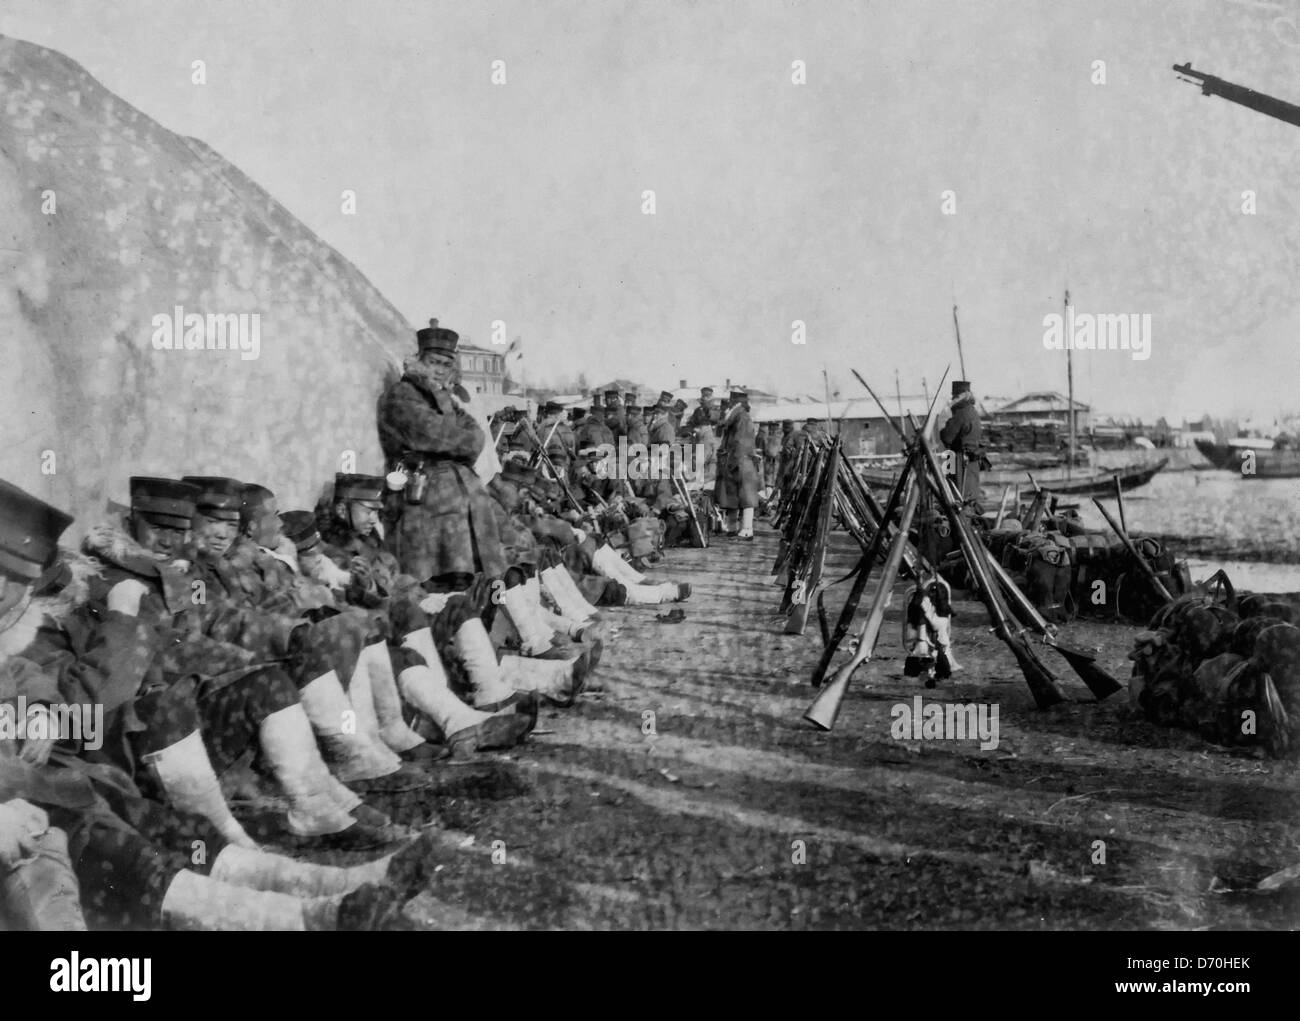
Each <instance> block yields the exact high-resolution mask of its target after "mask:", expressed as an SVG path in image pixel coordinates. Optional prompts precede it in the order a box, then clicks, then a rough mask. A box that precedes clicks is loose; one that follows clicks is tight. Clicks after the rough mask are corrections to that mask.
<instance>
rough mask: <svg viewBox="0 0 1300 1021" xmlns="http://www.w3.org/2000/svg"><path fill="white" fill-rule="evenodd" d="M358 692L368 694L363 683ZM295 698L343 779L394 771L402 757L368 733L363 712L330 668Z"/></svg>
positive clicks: (369, 777)
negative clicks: (297, 699)
mask: <svg viewBox="0 0 1300 1021" xmlns="http://www.w3.org/2000/svg"><path fill="white" fill-rule="evenodd" d="M353 683H354V687H355V681H354V682H353ZM359 694H360V695H361V697H362V698H363V699H368V698H369V691H368V690H366V689H365V688H364V687H362V688H361V689H360V690H359ZM298 698H299V700H300V701H301V702H302V708H303V711H304V712H305V713H306V714H307V719H308V720H310V721H311V726H312V730H314V731H315V732H316V737H317V739H318V740H319V741H320V743H321V746H322V747H324V748H325V749H327V751H328V752H329V757H330V759H331V762H332V767H333V770H334V772H335V773H336V774H338V776H340V777H341V778H342V779H344V780H373V779H375V778H377V777H381V776H388V775H389V774H390V773H395V772H396V771H397V769H398V768H399V766H400V765H401V760H400V759H398V757H397V756H396V755H394V754H393V753H392V752H391V751H390V750H389V749H388V748H386V747H385V746H384V745H383V743H382V742H380V741H378V740H376V738H377V737H378V734H377V733H375V734H373V735H372V734H371V733H370V731H369V730H368V728H367V727H366V725H365V721H364V714H363V713H361V712H359V711H358V710H357V709H356V708H355V706H354V704H353V702H352V700H351V699H350V698H349V697H348V693H347V692H346V691H344V690H343V685H342V684H340V683H339V677H338V674H336V673H335V672H334V671H333V670H331V671H330V672H329V673H325V674H321V676H319V677H317V678H315V679H313V680H312V681H310V682H308V683H307V684H306V685H305V686H304V687H303V688H302V689H301V690H300V691H299V692H298ZM371 715H372V716H373V714H371Z"/></svg>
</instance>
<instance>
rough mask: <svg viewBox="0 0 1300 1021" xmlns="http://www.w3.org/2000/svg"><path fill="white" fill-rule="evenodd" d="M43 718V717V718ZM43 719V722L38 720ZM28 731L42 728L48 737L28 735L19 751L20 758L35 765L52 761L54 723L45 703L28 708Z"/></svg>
mask: <svg viewBox="0 0 1300 1021" xmlns="http://www.w3.org/2000/svg"><path fill="white" fill-rule="evenodd" d="M41 718H43V719H41ZM38 719H41V722H39V723H38V722H37V721H38ZM27 729H28V731H29V732H30V731H33V730H40V731H42V732H43V733H45V734H46V735H48V736H46V737H26V738H24V739H23V746H22V748H21V749H20V750H19V752H18V758H20V759H22V761H23V762H29V763H31V764H32V765H33V766H43V765H45V763H47V762H49V761H50V752H52V751H54V742H55V736H54V733H53V731H54V723H53V721H52V720H51V719H50V710H49V709H48V708H47V707H46V706H43V705H34V706H29V707H28V709H27Z"/></svg>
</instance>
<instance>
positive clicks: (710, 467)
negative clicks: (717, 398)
mask: <svg viewBox="0 0 1300 1021" xmlns="http://www.w3.org/2000/svg"><path fill="white" fill-rule="evenodd" d="M716 424H717V412H716V411H714V409H713V387H711V386H706V387H703V388H701V390H700V403H699V405H698V406H697V407H696V408H695V410H694V411H693V412H691V419H690V426H691V428H692V429H694V430H695V442H696V443H698V444H700V446H701V447H702V448H703V450H704V463H703V465H702V466H701V471H702V476H701V477H702V478H703V480H704V481H705V482H707V481H708V480H709V479H710V478H714V477H716V475H717V470H718V434H717V433H716V432H715V431H714V426H715V425H716Z"/></svg>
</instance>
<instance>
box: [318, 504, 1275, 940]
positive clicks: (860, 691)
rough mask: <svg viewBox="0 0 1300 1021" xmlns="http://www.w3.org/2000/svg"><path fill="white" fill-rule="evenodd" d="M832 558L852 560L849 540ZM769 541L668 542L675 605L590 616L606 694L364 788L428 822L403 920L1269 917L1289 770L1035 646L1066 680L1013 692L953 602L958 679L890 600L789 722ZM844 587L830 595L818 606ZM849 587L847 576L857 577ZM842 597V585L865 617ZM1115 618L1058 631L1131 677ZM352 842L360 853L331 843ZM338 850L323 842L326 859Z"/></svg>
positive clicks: (791, 648) (804, 671)
mask: <svg viewBox="0 0 1300 1021" xmlns="http://www.w3.org/2000/svg"><path fill="white" fill-rule="evenodd" d="M836 539H837V544H836V548H835V551H834V552H833V555H832V556H831V558H830V561H831V562H830V564H829V565H828V572H829V573H830V576H832V577H838V576H840V575H842V574H843V573H844V572H845V571H847V570H848V569H849V567H850V566H851V565H852V564H853V562H854V557H853V555H852V550H851V549H850V548H849V546H848V544H847V540H844V541H843V543H842V544H841V542H840V537H839V536H837V537H836ZM775 551H776V537H775V534H774V533H772V532H771V531H770V530H768V529H763V530H760V534H759V537H758V539H757V540H756V541H754V542H739V541H736V540H727V539H719V540H717V542H716V544H715V546H714V547H712V548H710V549H709V550H703V551H700V550H672V551H669V554H668V559H667V560H666V562H665V563H664V564H663V565H661V566H659V567H657V568H655V569H654V571H653V575H654V576H655V577H656V578H659V577H671V578H673V579H674V580H681V581H687V582H690V584H691V585H692V586H693V589H694V593H693V595H692V597H691V599H690V600H689V601H688V602H686V603H684V604H680V605H681V607H682V609H684V610H685V612H686V619H685V620H684V621H682V622H680V623H667V622H664V623H661V622H659V621H657V620H656V617H657V616H659V615H660V614H662V613H665V612H666V611H667V610H669V609H671V608H672V607H671V606H665V607H630V608H619V609H612V610H607V611H605V617H606V623H607V627H608V629H609V642H608V644H607V647H606V651H605V654H604V659H603V662H602V664H601V667H600V670H599V671H598V680H599V681H600V682H601V685H602V687H603V690H601V691H596V692H592V693H590V694H588V695H586V696H585V697H584V698H583V700H582V701H581V702H580V703H579V704H578V705H577V706H576V707H574V708H573V709H570V710H566V711H558V710H548V711H544V712H543V715H542V717H541V718H540V719H539V722H538V730H537V732H536V734H535V735H534V736H533V738H532V739H531V740H530V741H529V742H528V743H527V744H526V745H525V746H524V747H522V748H521V749H519V750H518V752H517V753H512V754H510V755H505V756H498V757H493V758H492V759H491V760H490V761H486V762H481V763H475V764H472V765H469V766H440V767H438V769H437V786H436V788H435V790H434V791H433V792H423V793H420V794H418V795H399V796H394V797H390V798H388V799H386V800H378V801H377V803H378V804H380V805H381V806H384V807H387V808H389V809H390V810H391V811H392V812H393V814H394V815H395V816H397V817H398V818H399V819H401V820H402V821H405V822H410V823H418V822H419V820H420V816H421V814H422V813H427V812H429V811H434V812H436V813H437V815H438V817H439V818H440V819H441V822H442V829H441V830H440V834H441V836H440V839H441V845H440V849H439V854H440V859H439V864H438V866H437V871H436V873H435V876H434V880H433V882H432V883H431V884H430V887H429V889H428V890H427V892H425V893H424V894H422V895H420V896H419V897H417V898H416V899H414V900H413V901H411V902H410V903H409V904H408V905H407V909H406V913H405V917H406V920H407V922H408V924H409V925H411V926H413V927H416V928H436V929H443V928H453V929H460V928H469V929H497V928H530V929H531V928H566V929H569V928H571V929H611V928H671V929H700V928H705V929H707V928H744V929H751V928H753V929H840V928H889V929H893V928H959V929H985V928H995V929H1002V928H1016V929H1020V928H1025V929H1075V928H1103V929H1110V928H1155V929H1188V928H1243V927H1244V928H1289V927H1293V926H1294V925H1295V924H1296V922H1297V920H1300V898H1298V897H1297V896H1296V895H1294V894H1271V895H1266V894H1259V893H1249V892H1243V891H1244V888H1246V887H1249V886H1252V885H1253V884H1254V883H1255V882H1256V881H1257V880H1258V879H1260V878H1261V877H1263V876H1264V875H1267V874H1269V873H1271V872H1273V871H1276V870H1277V869H1280V868H1283V867H1285V866H1289V865H1293V864H1295V863H1296V862H1298V861H1300V843H1298V842H1297V837H1298V836H1300V811H1298V809H1300V791H1298V790H1297V783H1296V780H1297V767H1296V765H1294V764H1292V763H1279V762H1275V761H1270V760H1266V759H1260V758H1255V757H1253V756H1250V755H1246V754H1242V753H1240V752H1230V751H1228V750H1226V749H1222V748H1218V747H1214V746H1211V745H1207V744H1205V743H1204V742H1203V741H1201V740H1199V739H1198V738H1197V737H1196V736H1195V735H1192V734H1188V733H1183V732H1180V731H1173V730H1163V729H1159V728H1155V727H1152V726H1150V725H1148V724H1147V723H1146V722H1145V721H1143V720H1142V719H1141V718H1140V717H1138V716H1137V715H1136V714H1135V713H1134V712H1133V711H1132V710H1130V709H1129V707H1128V705H1127V693H1126V692H1125V693H1120V694H1117V695H1115V696H1112V698H1111V699H1109V700H1108V701H1107V702H1106V703H1104V704H1097V703H1095V702H1093V701H1092V697H1091V695H1090V694H1089V692H1088V690H1087V689H1086V688H1085V687H1084V686H1083V685H1082V683H1081V682H1079V681H1078V679H1077V678H1076V677H1075V676H1074V675H1073V674H1072V673H1071V672H1070V671H1069V668H1068V666H1066V664H1065V663H1064V661H1063V660H1061V659H1060V658H1059V657H1058V656H1056V655H1055V654H1054V653H1051V652H1050V651H1048V650H1046V649H1042V650H1041V651H1040V655H1041V657H1042V659H1043V660H1044V662H1046V663H1047V664H1048V665H1049V667H1051V669H1052V670H1053V672H1055V673H1056V674H1057V676H1058V677H1059V678H1060V681H1061V685H1062V687H1063V689H1064V690H1065V691H1066V692H1067V694H1068V695H1069V696H1070V697H1071V698H1072V699H1077V700H1078V701H1075V702H1071V703H1067V704H1064V705H1061V706H1057V707H1054V708H1053V709H1050V710H1046V711H1040V710H1038V709H1036V708H1035V707H1034V704H1033V702H1032V700H1031V698H1030V696H1029V692H1028V690H1027V689H1026V687H1025V684H1024V681H1023V679H1022V677H1021V675H1020V673H1019V670H1018V668H1017V666H1016V663H1015V660H1014V659H1013V658H1012V656H1011V655H1010V653H1009V652H1008V651H1007V650H1006V648H1005V646H1003V645H1002V644H1001V643H1000V642H999V641H998V640H997V639H996V638H994V637H993V636H992V635H990V634H989V632H988V629H987V623H986V615H985V613H984V611H983V608H982V607H981V606H980V605H979V604H977V603H975V602H971V601H966V600H965V599H962V600H960V601H959V602H958V603H957V605H956V613H957V617H956V622H955V626H954V631H955V641H956V653H957V656H958V658H959V659H960V661H961V662H962V664H963V665H964V666H965V668H966V669H965V670H964V672H962V673H960V674H958V675H957V676H956V677H955V678H954V679H953V680H952V681H948V682H944V683H942V684H941V685H940V686H939V687H938V688H936V689H934V690H933V691H925V690H924V689H923V688H922V687H921V686H920V685H919V684H918V683H917V682H916V681H913V680H909V679H906V678H904V677H903V676H902V662H903V657H902V652H901V644H900V624H899V607H900V606H901V604H902V602H903V595H902V590H901V589H900V590H898V591H896V592H895V596H894V604H893V606H892V607H891V609H890V611H889V613H888V615H887V618H886V623H885V627H884V629H883V631H882V637H881V640H880V644H879V646H878V648H877V653H878V656H877V658H876V659H875V660H874V661H872V662H871V663H868V664H867V665H865V666H864V667H863V668H861V669H860V670H859V671H858V674H857V676H856V678H855V681H854V684H853V687H852V689H851V690H850V692H849V695H848V698H847V699H846V701H845V704H844V707H843V711H842V712H841V714H840V717H839V721H838V723H837V725H836V727H835V729H834V731H833V732H831V733H829V734H827V733H822V732H818V731H816V730H814V729H813V728H812V727H811V726H810V725H808V724H807V723H805V722H804V721H802V720H801V718H800V717H801V715H802V713H803V712H804V710H805V709H806V708H807V706H808V704H809V702H810V701H811V698H812V694H813V689H812V688H811V687H810V686H809V683H808V681H809V676H810V674H811V672H812V668H813V666H814V664H815V663H816V661H817V658H818V655H819V653H820V649H821V640H820V637H819V634H818V630H817V626H816V623H815V620H810V624H809V628H808V632H807V634H806V635H804V636H802V637H799V636H790V635H785V634H783V633H782V627H783V623H784V620H783V618H781V617H779V616H778V615H777V613H776V610H777V606H778V603H779V599H780V591H781V590H780V588H779V587H777V585H776V583H775V579H774V578H772V577H771V575H770V574H769V571H770V568H771V565H772V561H773V557H774V555H775ZM848 587H849V586H848V584H844V585H841V586H839V587H838V588H835V589H832V590H831V596H830V598H828V601H827V602H828V607H827V608H828V610H829V611H830V613H831V618H830V619H831V621H832V623H833V621H834V619H835V616H834V615H835V614H837V613H838V610H839V606H840V601H842V600H843V599H844V597H845V595H846V593H847V589H848ZM873 587H874V585H873V586H869V590H870V589H871V588H873ZM861 612H862V613H865V600H864V606H863V608H862V611H861ZM1137 630H1138V629H1136V628H1131V627H1125V626H1118V625H1098V624H1088V625H1079V624H1076V625H1073V626H1072V627H1071V628H1070V629H1069V635H1070V637H1071V638H1072V639H1073V640H1074V641H1075V642H1076V644H1081V645H1085V646H1089V647H1093V648H1098V649H1100V659H1101V662H1102V664H1103V665H1104V666H1106V667H1107V669H1109V670H1110V671H1111V673H1112V674H1114V675H1115V676H1116V677H1118V678H1119V679H1120V680H1121V681H1125V682H1126V681H1127V678H1128V674H1129V663H1128V660H1127V659H1126V654H1127V652H1128V650H1129V648H1130V647H1131V644H1132V637H1133V635H1134V634H1135V633H1136V631H1137ZM918 694H923V695H924V697H925V700H926V701H927V702H929V701H930V700H932V699H937V700H941V701H955V702H984V703H991V704H996V705H997V706H998V709H999V729H1000V733H999V743H998V746H997V747H996V748H994V749H988V750H981V749H980V748H979V742H978V740H964V741H949V740H919V741H918V740H910V739H909V740H895V739H894V738H893V737H892V736H891V733H890V728H891V723H892V722H893V720H892V716H891V709H892V707H894V706H895V705H897V704H900V703H907V704H911V702H912V699H913V697H914V696H915V695H918ZM348 857H350V858H351V859H353V860H359V859H360V858H361V857H363V856H361V855H353V856H345V857H344V859H343V860H347V858H348ZM334 860H340V859H339V858H338V856H336V857H335V859H334Z"/></svg>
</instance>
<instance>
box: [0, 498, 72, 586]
mask: <svg viewBox="0 0 1300 1021" xmlns="http://www.w3.org/2000/svg"><path fill="white" fill-rule="evenodd" d="M70 524H72V515H71V514H65V513H63V511H61V510H59V509H58V508H57V507H51V506H50V505H49V504H48V503H46V502H45V501H44V500H38V499H37V498H36V497H34V496H32V495H31V494H30V493H25V492H23V491H22V490H21V489H19V488H18V487H17V486H13V485H10V484H9V483H8V482H4V481H0V571H3V572H4V573H5V574H7V575H9V576H10V577H12V578H15V579H17V580H18V581H23V582H34V581H38V579H39V580H42V581H43V579H42V575H45V574H47V573H48V572H53V571H54V570H55V569H56V568H57V567H58V556H59V536H61V535H62V534H63V533H64V531H65V530H66V529H67V527H68V526H69V525H70Z"/></svg>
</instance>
